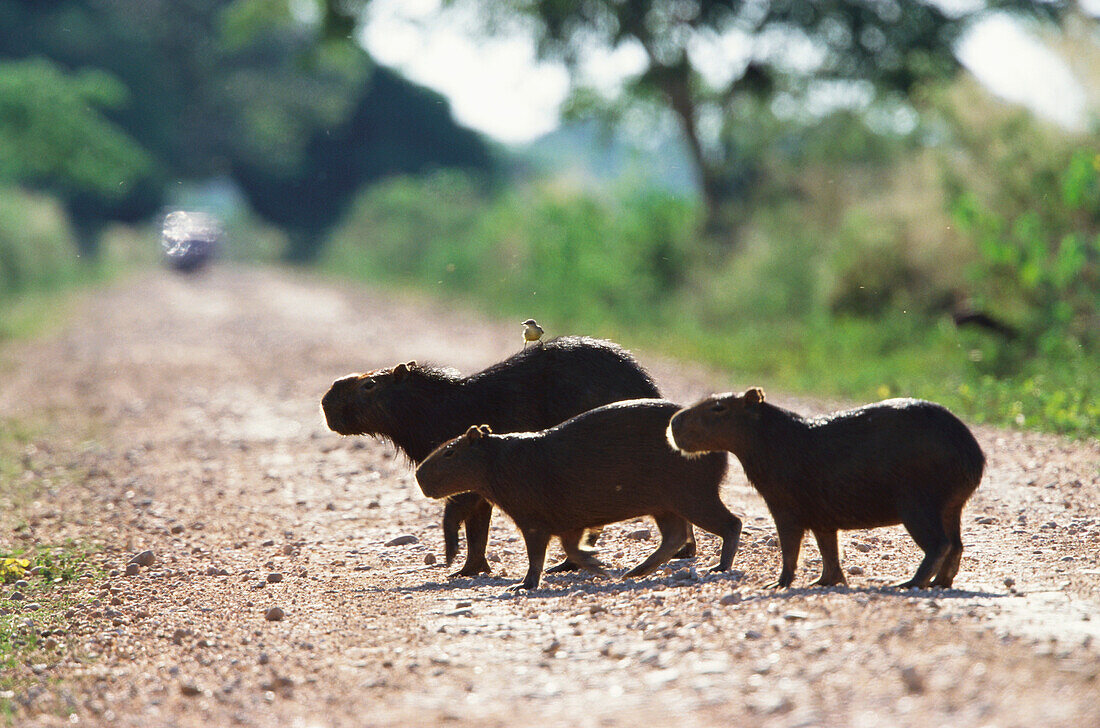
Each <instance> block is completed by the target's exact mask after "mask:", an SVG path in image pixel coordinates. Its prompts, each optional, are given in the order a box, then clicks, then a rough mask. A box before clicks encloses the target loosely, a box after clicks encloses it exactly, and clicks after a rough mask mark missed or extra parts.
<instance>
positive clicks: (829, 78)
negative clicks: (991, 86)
mask: <svg viewBox="0 0 1100 728" xmlns="http://www.w3.org/2000/svg"><path fill="white" fill-rule="evenodd" d="M450 2H451V3H452V4H457V3H460V2H463V0H450ZM465 2H467V3H472V4H474V5H476V6H477V7H478V8H479V9H480V10H481V11H483V12H484V13H485V15H486V16H487V17H488V21H487V23H486V25H487V27H488V29H489V30H490V31H500V30H501V29H504V30H507V31H510V32H514V31H515V30H516V29H517V28H523V29H529V30H531V31H532V32H533V34H534V36H535V40H536V43H537V47H538V50H539V52H540V54H541V55H543V56H546V57H553V58H558V59H561V60H563V61H565V62H566V64H567V65H569V67H570V68H571V69H572V70H574V71H580V70H581V69H583V66H584V63H585V61H586V60H587V59H588V58H589V57H590V56H591V54H592V48H593V47H600V48H601V49H602V50H604V51H605V52H609V51H612V50H615V49H619V48H622V47H632V48H634V49H637V50H640V51H641V53H642V54H643V55H644V61H643V66H642V69H641V70H640V72H639V73H638V74H637V75H636V76H635V77H634V78H632V79H629V80H628V81H627V83H626V84H624V88H623V89H622V91H623V93H622V94H620V95H618V96H617V97H616V98H611V99H605V100H604V101H603V105H604V106H605V107H607V108H608V111H607V112H606V113H608V114H609V115H610V116H612V117H616V116H620V115H621V114H622V113H623V107H624V106H626V105H629V106H634V107H638V106H641V107H650V106H652V105H653V104H659V105H660V106H662V107H663V108H664V109H666V110H667V111H668V112H669V113H670V114H671V115H672V116H673V117H675V119H676V121H677V122H678V123H679V125H680V128H681V131H682V132H683V134H684V138H685V141H686V142H687V145H688V148H689V149H690V150H691V153H692V156H693V158H694V162H695V165H696V167H697V172H698V174H699V179H700V187H701V191H702V193H703V197H704V201H705V202H706V204H707V206H708V214H710V215H711V216H713V215H715V214H716V213H717V212H718V211H719V207H718V206H717V203H718V202H720V201H724V200H729V199H737V198H738V197H743V196H744V194H745V191H746V189H747V188H748V187H749V186H750V185H751V184H752V182H753V177H754V175H755V174H758V173H759V172H760V170H758V169H754V167H755V166H756V165H757V164H759V162H760V160H761V159H762V158H763V157H764V156H765V155H763V154H761V151H762V149H761V148H760V147H758V146H755V145H750V146H746V145H745V144H744V139H743V132H744V129H745V127H746V126H747V124H746V122H747V121H749V122H751V118H752V112H753V108H754V107H756V106H759V105H765V106H766V105H768V104H769V103H770V102H771V101H772V100H773V99H782V100H785V101H786V104H787V105H788V106H793V107H796V108H800V107H806V106H812V105H813V95H814V93H815V92H818V91H820V90H821V89H822V88H823V86H824V85H826V84H832V85H833V87H834V88H837V87H845V88H848V89H851V88H853V87H858V88H860V89H861V90H863V91H865V92H866V93H867V95H868V96H869V97H870V98H872V99H875V98H878V99H881V100H884V101H885V103H886V105H887V106H889V105H891V104H896V103H897V100H898V97H901V98H902V99H904V98H906V97H908V96H909V95H910V94H912V93H913V92H914V91H915V90H917V89H919V88H920V87H921V86H922V85H923V84H927V83H929V82H935V81H941V80H944V79H948V78H951V77H952V76H953V75H954V74H955V73H956V71H957V70H958V69H959V62H958V60H957V58H956V56H955V43H956V41H957V40H958V38H959V36H960V35H961V34H962V33H963V31H964V30H965V29H966V28H967V27H968V26H969V25H970V23H971V22H972V21H973V19H974V18H975V17H977V16H978V15H979V14H980V13H984V12H986V11H987V10H990V9H1002V10H1008V11H1012V12H1015V13H1017V14H1020V15H1025V16H1032V17H1042V18H1048V19H1055V18H1058V17H1059V16H1060V15H1061V14H1062V13H1063V12H1064V11H1065V9H1066V6H1067V5H1068V4H1067V3H1065V2H1062V1H1058V2H1037V1H1035V0H1002V1H1000V2H990V3H981V4H974V5H964V6H956V7H953V8H952V9H951V12H948V11H947V9H945V8H943V7H941V6H940V5H939V4H938V3H933V2H920V3H905V4H898V3H894V2H878V3H870V2H866V0H826V1H823V2H813V3H805V2H789V1H788V0H775V1H769V0H764V1H762V2H728V0H702V1H698V2H690V3H689V2H682V1H681V0H625V1H624V0H593V1H591V2H572V3H570V2H561V0H507V1H505V2H501V1H500V0H465ZM730 46H734V47H740V48H744V49H747V50H746V51H745V53H744V56H743V57H733V58H731V57H730V55H731V54H730V51H729V47H730ZM792 47H798V48H802V49H804V52H803V53H802V55H803V56H805V57H806V59H807V60H803V61H802V62H792V58H791V56H792V55H798V54H797V53H794V54H792V53H791V52H790V49H791V48H792ZM810 56H814V58H813V59H812V60H810V59H809V57H810ZM583 79H584V73H583V72H581V73H574V99H573V101H572V102H570V103H569V104H568V106H569V108H571V109H572V110H573V111H574V112H577V111H586V112H589V113H591V112H593V111H595V110H597V109H598V108H599V107H600V106H601V95H600V94H599V93H598V92H595V91H594V90H593V89H591V88H586V87H584V85H583ZM597 113H599V112H597Z"/></svg>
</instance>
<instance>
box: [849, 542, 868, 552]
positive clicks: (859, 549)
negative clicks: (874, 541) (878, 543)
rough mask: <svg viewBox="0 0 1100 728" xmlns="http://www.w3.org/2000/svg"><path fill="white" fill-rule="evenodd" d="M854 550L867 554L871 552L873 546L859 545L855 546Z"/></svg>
mask: <svg viewBox="0 0 1100 728" xmlns="http://www.w3.org/2000/svg"><path fill="white" fill-rule="evenodd" d="M852 548H854V549H855V550H856V551H862V552H863V553H867V552H868V551H870V550H871V545H870V544H865V543H857V544H854V545H853V547H852Z"/></svg>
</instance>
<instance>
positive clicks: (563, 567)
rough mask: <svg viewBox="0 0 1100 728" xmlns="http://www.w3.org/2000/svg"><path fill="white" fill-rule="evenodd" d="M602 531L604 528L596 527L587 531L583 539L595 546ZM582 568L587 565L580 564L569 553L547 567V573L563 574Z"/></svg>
mask: <svg viewBox="0 0 1100 728" xmlns="http://www.w3.org/2000/svg"><path fill="white" fill-rule="evenodd" d="M601 533H603V529H600V528H594V529H592V530H590V531H585V532H584V536H583V537H582V541H583V542H584V544H585V545H587V546H595V545H596V541H597V540H598V539H599V538H600V534H601ZM562 546H563V547H564V546H565V542H564V541H563V542H562ZM580 568H587V567H583V565H582V564H579V563H577V562H576V561H574V560H573V559H572V558H570V557H569V555H568V553H567V554H566V557H565V558H564V559H562V560H561V561H559V562H558V563H556V564H554V565H553V566H551V567H550V568H549V569H547V570H546V573H547V574H562V573H565V572H566V571H576V570H577V569H580Z"/></svg>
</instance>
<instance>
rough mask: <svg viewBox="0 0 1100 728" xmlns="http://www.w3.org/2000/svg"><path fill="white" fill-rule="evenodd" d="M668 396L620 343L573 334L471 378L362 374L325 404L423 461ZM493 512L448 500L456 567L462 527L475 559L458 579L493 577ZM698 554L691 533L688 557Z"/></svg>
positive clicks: (439, 373)
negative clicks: (465, 442)
mask: <svg viewBox="0 0 1100 728" xmlns="http://www.w3.org/2000/svg"><path fill="white" fill-rule="evenodd" d="M659 396H661V394H660V392H659V391H658V389H657V385H655V384H654V383H653V380H652V379H651V378H650V376H649V374H647V373H646V371H645V370H644V369H643V368H642V367H641V365H640V364H638V362H637V361H635V359H634V357H633V356H631V354H630V352H628V351H626V350H625V349H623V348H622V347H620V346H618V345H617V344H614V343H612V342H610V341H603V340H600V339H591V338H588V337H584V336H563V337H560V338H557V339H551V340H550V341H547V342H545V343H543V344H540V345H538V346H532V347H529V348H527V349H526V350H525V351H521V352H519V353H517V354H515V355H513V356H511V357H509V358H508V359H505V360H504V361H502V362H499V363H497V364H494V365H493V366H491V367H489V368H488V369H485V370H484V371H481V372H478V373H477V374H472V375H470V376H468V377H463V376H459V375H458V374H457V373H455V372H454V371H453V370H450V369H440V368H435V367H428V366H422V365H418V364H417V363H416V362H408V363H406V364H398V365H397V366H395V367H392V368H390V369H380V370H377V371H373V372H367V373H366V374H354V375H351V376H348V377H344V378H343V379H340V380H337V381H336V382H335V383H333V385H332V387H331V388H330V389H329V391H328V393H327V394H325V396H324V398H322V400H321V407H322V409H323V410H324V413H325V419H326V421H327V422H328V426H329V427H330V428H331V429H332V430H334V431H336V432H339V433H340V434H342V435H374V436H378V437H383V438H387V439H389V440H390V441H392V442H393V443H394V445H396V446H397V447H398V448H399V449H400V450H401V451H403V452H404V453H405V454H406V455H407V456H408V457H409V458H410V459H411V460H412V461H413V462H414V463H419V462H420V461H422V460H423V459H424V458H426V457H427V456H428V454H429V453H430V452H431V451H432V450H434V449H435V448H437V447H439V445H441V444H442V443H444V442H446V441H447V440H450V439H451V438H453V437H457V436H458V435H461V434H462V433H463V432H464V431H465V430H466V428H467V427H469V426H470V425H479V424H488V425H489V426H490V427H492V428H493V430H494V431H496V432H524V431H530V430H542V429H545V428H547V427H552V426H553V425H556V424H558V423H560V422H563V421H564V420H566V419H568V418H570V417H572V416H574V415H577V414H580V413H581V412H586V411H588V410H590V409H592V408H594V407H599V406H600V405H604V404H608V403H610V402H618V401H619V400H624V399H637V398H643V397H659ZM491 515H492V506H491V505H490V504H489V503H488V502H486V501H485V500H484V499H482V498H481V497H480V496H478V495H476V494H472V493H470V494H465V495H459V496H455V497H454V498H451V499H449V500H448V501H447V504H446V506H445V508H444V513H443V539H444V549H445V554H444V555H445V557H446V561H447V563H448V564H450V563H451V561H453V560H454V557H455V555H456V554H457V552H458V527H459V524H461V523H465V524H466V541H467V546H468V549H469V553H468V555H467V558H466V564H465V565H464V566H463V567H462V569H461V570H459V571H458V572H457V575H461V576H472V575H474V574H478V573H481V572H486V571H489V562H488V561H486V560H485V544H486V541H487V539H488V537H489V520H490V517H491ZM694 553H695V541H694V538H693V537H690V536H689V539H688V543H687V544H686V545H685V547H684V549H683V551H681V553H680V554H679V555H680V556H684V557H688V556H692V555H694ZM569 566H570V564H569V563H568V560H567V561H566V562H563V564H562V565H561V566H560V567H559V568H569Z"/></svg>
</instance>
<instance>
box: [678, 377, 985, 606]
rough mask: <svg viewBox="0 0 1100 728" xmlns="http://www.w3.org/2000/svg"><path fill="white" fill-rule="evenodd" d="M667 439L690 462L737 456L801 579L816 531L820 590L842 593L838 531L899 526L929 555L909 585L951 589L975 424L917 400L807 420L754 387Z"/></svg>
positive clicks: (977, 453)
mask: <svg viewBox="0 0 1100 728" xmlns="http://www.w3.org/2000/svg"><path fill="white" fill-rule="evenodd" d="M668 433H669V439H670V440H671V441H672V443H673V444H674V445H676V447H679V448H681V449H682V450H684V451H686V452H706V451H714V450H729V451H730V452H732V453H733V454H734V455H736V456H737V458H738V459H739V460H740V461H741V465H742V466H743V467H744V469H745V475H746V476H748V479H749V482H750V483H752V485H753V486H754V487H755V488H756V489H757V490H758V491H759V492H760V495H762V496H763V497H764V501H765V502H766V503H767V504H768V510H770V511H771V514H772V517H773V518H774V519H775V526H776V529H777V530H778V531H779V546H780V549H781V550H782V553H783V570H782V572H781V573H780V575H779V580H778V581H777V582H775V583H774V584H772V585H771V586H778V587H787V586H790V584H791V581H792V580H793V579H794V572H795V569H796V568H797V566H798V552H799V549H800V548H801V546H802V536H803V534H804V533H805V532H806V530H807V529H809V530H810V531H813V534H814V538H816V539H817V545H818V548H820V549H821V561H822V571H821V577H820V578H819V579H818V580H817V581H816V582H814V584H817V585H822V586H828V585H833V584H843V583H844V572H842V571H841V569H840V557H839V555H838V553H837V536H836V534H837V530H839V529H849V528H874V527H876V526H891V525H895V524H898V523H901V524H903V525H904V526H905V528H906V529H907V530H908V531H909V534H910V535H911V536H912V537H913V540H914V541H916V542H917V545H918V546H920V547H921V548H922V549H923V550H924V560H923V561H921V563H920V566H919V567H918V568H917V573H916V574H915V575H914V576H913V578H912V579H910V580H909V581H907V582H904V583H903V584H899V585H898V586H899V587H902V588H909V587H914V586H915V587H920V588H925V587H927V586H928V585H929V582H930V581H931V580H932V577H933V575H934V576H935V580H934V581H931V584H932V586H942V587H949V586H951V582H952V580H953V579H954V578H955V574H956V573H957V572H958V570H959V559H960V558H961V557H962V551H963V545H962V538H961V536H960V523H959V519H960V516H961V515H962V509H963V505H964V504H965V503H966V500H967V499H968V498H969V497H970V494H971V493H973V492H974V489H975V488H977V487H978V483H979V481H981V479H982V470H983V469H984V467H985V456H984V455H983V454H982V449H981V447H979V446H978V443H977V441H976V440H975V439H974V436H973V435H972V434H971V433H970V430H968V429H967V427H966V425H964V424H963V423H962V422H960V421H959V419H958V418H957V417H955V416H954V415H953V414H951V413H950V412H948V411H947V410H946V409H945V408H943V407H941V406H940V405H938V404H933V403H932V402H924V401H922V400H919V399H888V400H886V401H884V402H879V403H877V404H869V405H867V406H865V407H859V408H857V409H852V410H845V411H842V412H836V413H834V414H831V415H826V416H824V417H814V418H806V417H801V416H799V415H797V414H795V413H794V412H789V411H787V410H785V409H781V408H779V407H776V406H775V405H772V404H770V403H768V402H765V401H764V391H763V390H762V389H760V388H759V387H753V388H751V389H749V390H747V391H746V392H745V393H744V394H734V393H727V394H717V395H714V396H712V397H708V398H707V399H704V400H703V401H701V402H699V403H698V404H696V405H694V406H692V407H689V408H687V409H684V410H681V411H680V412H677V413H676V415H675V416H674V417H673V418H672V420H671V422H670V423H669V428H668Z"/></svg>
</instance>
